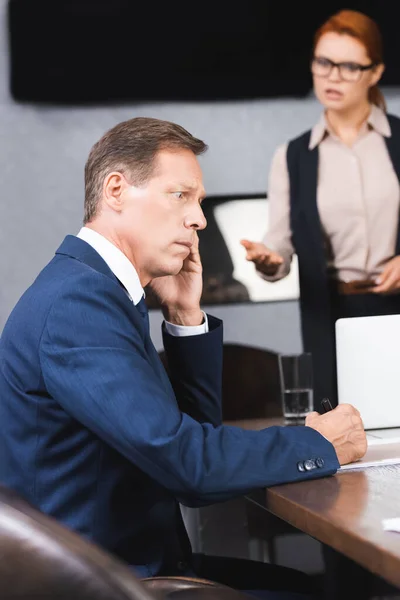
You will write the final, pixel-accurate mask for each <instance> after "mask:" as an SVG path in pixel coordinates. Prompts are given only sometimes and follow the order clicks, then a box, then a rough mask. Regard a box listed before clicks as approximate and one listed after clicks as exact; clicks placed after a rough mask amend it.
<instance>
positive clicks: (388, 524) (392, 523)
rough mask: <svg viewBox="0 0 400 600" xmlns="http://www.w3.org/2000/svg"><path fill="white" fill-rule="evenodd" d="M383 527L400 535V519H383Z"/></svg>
mask: <svg viewBox="0 0 400 600" xmlns="http://www.w3.org/2000/svg"><path fill="white" fill-rule="evenodd" d="M382 526H383V529H384V530H385V531H396V532H397V533H400V517H396V518H394V519H383V520H382Z"/></svg>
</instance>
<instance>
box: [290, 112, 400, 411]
mask: <svg viewBox="0 0 400 600" xmlns="http://www.w3.org/2000/svg"><path fill="white" fill-rule="evenodd" d="M388 120H389V124H390V128H391V134H392V135H391V137H389V138H386V137H385V142H386V145H387V148H388V151H389V155H390V158H391V160H392V163H393V167H394V170H395V172H396V174H397V177H398V179H399V181H400V119H399V118H397V117H394V116H392V115H388ZM310 136H311V131H307V132H306V133H304V134H302V135H301V136H300V137H298V138H296V139H294V140H292V141H291V142H290V143H289V145H288V149H287V165H288V171H289V181H290V225H291V231H292V243H293V247H294V249H295V252H296V254H297V256H298V263H299V279H300V310H301V324H302V335H303V345H304V350H305V351H308V352H312V354H313V366H314V393H315V396H314V406H315V408H316V410H318V407H319V402H320V401H321V399H322V398H323V397H324V396H328V397H331V396H334V395H335V394H336V373H335V369H334V368H333V367H332V365H335V360H336V353H335V340H334V335H333V325H332V323H333V318H334V317H333V313H332V303H331V294H330V286H329V278H328V272H327V264H326V255H325V250H324V236H323V232H322V227H321V222H320V218H319V214H318V208H317V183H318V156H319V149H318V148H319V147H318V146H316V147H315V148H314V149H313V150H309V148H308V145H309V141H310ZM383 235H384V233H383ZM396 254H400V227H399V228H398V233H397V244H396Z"/></svg>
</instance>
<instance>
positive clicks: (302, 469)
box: [297, 461, 306, 473]
mask: <svg viewBox="0 0 400 600" xmlns="http://www.w3.org/2000/svg"><path fill="white" fill-rule="evenodd" d="M297 470H298V471H300V473H304V471H305V470H306V469H305V466H304V463H303V462H302V461H299V462H298V463H297Z"/></svg>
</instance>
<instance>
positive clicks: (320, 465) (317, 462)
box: [315, 457, 325, 469]
mask: <svg viewBox="0 0 400 600" xmlns="http://www.w3.org/2000/svg"><path fill="white" fill-rule="evenodd" d="M315 464H316V465H317V467H318V468H319V469H322V467H323V466H324V464H325V461H324V459H323V458H321V457H318V458H317V459H316V461H315Z"/></svg>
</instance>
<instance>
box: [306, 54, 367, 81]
mask: <svg viewBox="0 0 400 600" xmlns="http://www.w3.org/2000/svg"><path fill="white" fill-rule="evenodd" d="M377 64H378V63H371V64H370V65H360V64H359V63H356V62H340V63H337V62H333V60H330V59H329V58H324V57H323V56H314V58H313V59H312V61H311V72H312V74H313V75H315V76H316V77H329V75H330V74H331V73H332V69H333V68H334V67H337V69H338V71H339V76H340V78H341V79H343V81H351V82H354V81H359V80H360V79H361V75H362V74H363V72H364V71H369V70H370V69H373V68H374V67H376V66H377Z"/></svg>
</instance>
